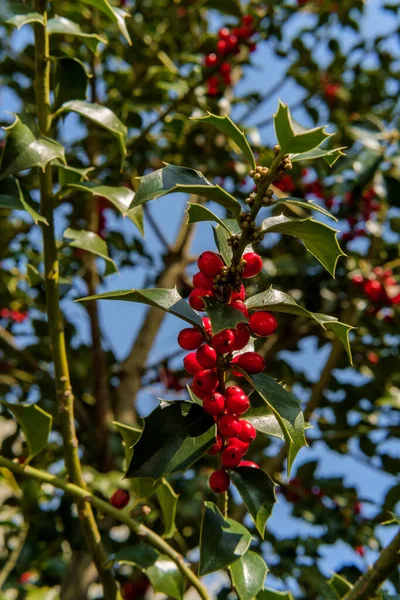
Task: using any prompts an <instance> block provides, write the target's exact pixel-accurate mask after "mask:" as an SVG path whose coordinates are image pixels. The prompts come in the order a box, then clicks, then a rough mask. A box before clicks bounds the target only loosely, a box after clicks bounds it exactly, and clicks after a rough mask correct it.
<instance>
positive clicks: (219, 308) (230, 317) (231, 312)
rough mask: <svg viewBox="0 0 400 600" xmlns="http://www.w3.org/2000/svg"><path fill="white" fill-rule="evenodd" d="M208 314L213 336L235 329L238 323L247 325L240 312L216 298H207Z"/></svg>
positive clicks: (205, 300)
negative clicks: (225, 330)
mask: <svg viewBox="0 0 400 600" xmlns="http://www.w3.org/2000/svg"><path fill="white" fill-rule="evenodd" d="M204 302H205V303H206V313H207V315H208V316H209V317H210V321H211V327H212V332H213V335H215V334H216V333H219V332H220V331H223V330H224V329H235V328H236V325H237V324H238V323H247V319H246V317H245V316H244V314H243V313H242V312H240V310H237V309H236V308H232V306H228V305H227V304H223V303H222V302H219V301H218V300H217V299H216V298H214V297H212V296H211V297H205V298H204Z"/></svg>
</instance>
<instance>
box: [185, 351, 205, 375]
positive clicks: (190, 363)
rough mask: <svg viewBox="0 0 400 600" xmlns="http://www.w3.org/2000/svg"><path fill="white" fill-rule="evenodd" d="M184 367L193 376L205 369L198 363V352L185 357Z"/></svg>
mask: <svg viewBox="0 0 400 600" xmlns="http://www.w3.org/2000/svg"><path fill="white" fill-rule="evenodd" d="M183 366H184V367H185V369H186V371H187V372H188V373H190V374H191V375H196V373H198V372H199V371H202V370H203V367H202V366H201V365H200V364H199V363H198V362H197V358H196V352H191V353H190V354H187V355H186V356H185V358H184V359H183Z"/></svg>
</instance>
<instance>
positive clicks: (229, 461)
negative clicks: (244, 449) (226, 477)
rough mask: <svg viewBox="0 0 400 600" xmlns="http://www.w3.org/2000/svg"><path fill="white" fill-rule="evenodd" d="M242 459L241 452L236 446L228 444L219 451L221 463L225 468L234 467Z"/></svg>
mask: <svg viewBox="0 0 400 600" xmlns="http://www.w3.org/2000/svg"><path fill="white" fill-rule="evenodd" d="M241 460H242V453H241V451H240V450H239V448H238V447H237V446H234V445H229V446H227V447H226V448H224V450H222V452H221V465H222V466H223V467H225V469H234V468H235V467H237V466H238V464H239V463H240V461H241Z"/></svg>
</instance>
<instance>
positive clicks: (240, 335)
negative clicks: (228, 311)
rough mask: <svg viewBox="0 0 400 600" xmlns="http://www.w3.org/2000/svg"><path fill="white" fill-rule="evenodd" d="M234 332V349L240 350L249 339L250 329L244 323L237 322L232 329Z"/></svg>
mask: <svg viewBox="0 0 400 600" xmlns="http://www.w3.org/2000/svg"><path fill="white" fill-rule="evenodd" d="M234 334H235V347H234V350H242V348H244V347H245V346H247V344H248V343H249V340H250V331H249V329H248V327H247V326H246V325H245V324H244V323H238V325H237V326H236V329H234Z"/></svg>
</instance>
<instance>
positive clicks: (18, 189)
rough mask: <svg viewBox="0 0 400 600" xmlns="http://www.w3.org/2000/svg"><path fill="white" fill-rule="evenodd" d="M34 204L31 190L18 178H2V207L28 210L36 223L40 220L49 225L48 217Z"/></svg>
mask: <svg viewBox="0 0 400 600" xmlns="http://www.w3.org/2000/svg"><path fill="white" fill-rule="evenodd" d="M32 204H33V202H32V200H31V198H30V196H29V192H28V191H27V190H26V189H25V188H23V187H22V185H21V183H20V182H19V180H18V179H16V178H15V177H7V178H6V179H3V180H0V208H9V209H11V210H26V211H27V212H28V213H29V214H30V215H31V217H32V219H33V220H34V221H35V223H36V224H38V223H39V222H40V223H44V224H45V225H48V223H47V221H46V219H45V218H44V217H42V215H40V214H39V213H38V212H37V211H36V210H35V209H34V208H33V206H32Z"/></svg>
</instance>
